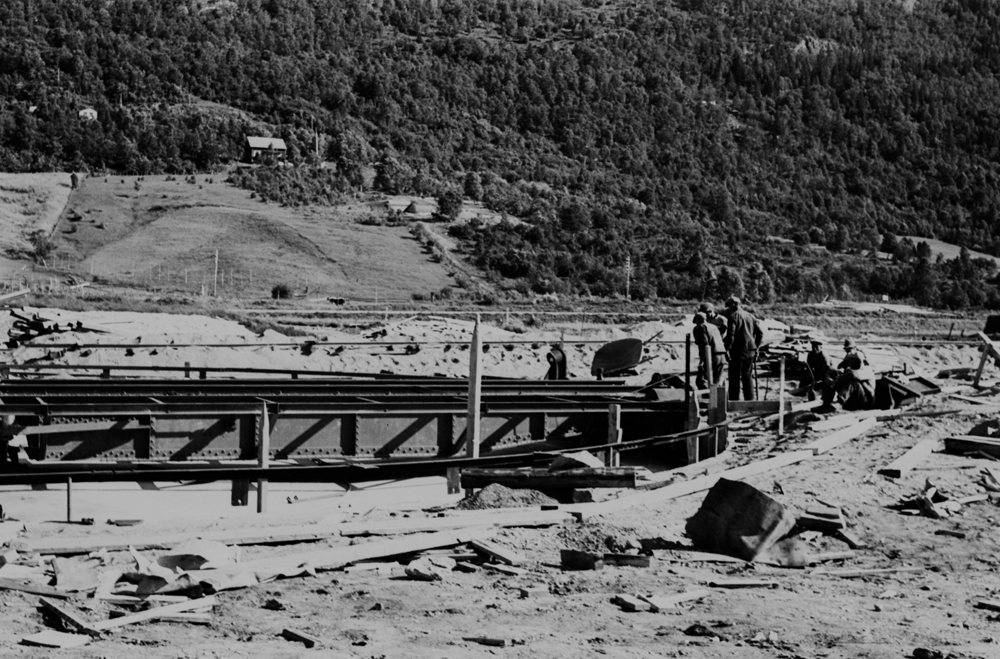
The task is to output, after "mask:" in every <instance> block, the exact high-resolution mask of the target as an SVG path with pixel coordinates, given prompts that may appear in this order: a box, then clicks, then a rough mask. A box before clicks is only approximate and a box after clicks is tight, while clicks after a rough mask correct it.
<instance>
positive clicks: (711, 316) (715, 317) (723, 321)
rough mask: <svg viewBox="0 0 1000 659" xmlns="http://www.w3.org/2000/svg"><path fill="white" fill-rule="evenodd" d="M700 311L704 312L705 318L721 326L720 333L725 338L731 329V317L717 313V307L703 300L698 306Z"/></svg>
mask: <svg viewBox="0 0 1000 659" xmlns="http://www.w3.org/2000/svg"><path fill="white" fill-rule="evenodd" d="M698 313H700V314H704V316H705V320H706V321H708V322H710V323H712V324H713V325H715V326H716V327H718V328H719V335H720V336H722V337H723V338H725V336H726V331H727V330H728V329H729V319H728V318H726V317H725V316H723V315H722V314H719V313H716V311H715V307H713V306H712V305H711V304H709V303H708V302H702V303H701V305H699V306H698Z"/></svg>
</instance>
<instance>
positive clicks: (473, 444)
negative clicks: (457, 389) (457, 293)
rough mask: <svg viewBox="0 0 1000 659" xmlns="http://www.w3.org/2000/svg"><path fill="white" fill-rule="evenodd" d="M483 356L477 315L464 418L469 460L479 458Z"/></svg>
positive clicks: (473, 331)
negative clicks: (480, 364) (480, 365)
mask: <svg viewBox="0 0 1000 659" xmlns="http://www.w3.org/2000/svg"><path fill="white" fill-rule="evenodd" d="M482 356H483V337H482V334H481V333H480V330H479V314H476V324H475V326H474V327H473V328H472V341H471V342H470V345H469V396H468V399H469V400H468V403H469V404H468V410H467V414H466V417H465V454H466V455H467V456H469V457H470V458H478V457H479V439H480V434H481V432H482V429H481V423H480V421H481V418H480V417H481V415H482V397H483V371H482V369H481V368H480V367H479V362H480V360H481V359H482Z"/></svg>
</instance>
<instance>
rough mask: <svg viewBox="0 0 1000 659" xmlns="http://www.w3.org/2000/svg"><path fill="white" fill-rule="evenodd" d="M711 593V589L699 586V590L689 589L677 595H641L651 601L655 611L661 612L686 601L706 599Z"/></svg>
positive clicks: (650, 604) (651, 606) (643, 598)
mask: <svg viewBox="0 0 1000 659" xmlns="http://www.w3.org/2000/svg"><path fill="white" fill-rule="evenodd" d="M711 594H712V593H711V591H709V590H705V589H704V588H699V589H697V590H689V591H687V592H685V593H677V594H676V595H639V597H640V598H641V599H642V600H644V601H645V602H648V603H649V606H650V608H651V609H652V611H653V612H654V613H659V612H660V611H666V610H668V609H674V608H677V605H678V604H682V603H684V602H693V601H695V600H700V599H705V598H706V597H708V596H709V595H711Z"/></svg>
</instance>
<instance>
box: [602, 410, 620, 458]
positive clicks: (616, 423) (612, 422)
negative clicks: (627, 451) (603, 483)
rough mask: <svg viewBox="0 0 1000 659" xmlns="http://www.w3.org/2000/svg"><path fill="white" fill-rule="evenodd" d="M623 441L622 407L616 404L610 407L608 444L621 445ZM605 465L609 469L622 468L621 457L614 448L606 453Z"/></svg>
mask: <svg viewBox="0 0 1000 659" xmlns="http://www.w3.org/2000/svg"><path fill="white" fill-rule="evenodd" d="M621 441H622V406H621V405H619V404H617V403H614V404H612V405H608V443H609V444H620V443H621ZM604 464H606V465H607V466H609V467H619V466H621V456H620V455H619V454H618V451H617V450H615V449H614V448H609V449H608V450H607V451H606V452H605V457H604Z"/></svg>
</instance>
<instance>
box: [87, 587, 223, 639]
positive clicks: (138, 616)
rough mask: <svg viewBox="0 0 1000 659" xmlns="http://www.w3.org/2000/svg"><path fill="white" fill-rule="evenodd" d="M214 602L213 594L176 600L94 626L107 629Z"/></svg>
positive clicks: (198, 607)
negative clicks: (173, 602)
mask: <svg viewBox="0 0 1000 659" xmlns="http://www.w3.org/2000/svg"><path fill="white" fill-rule="evenodd" d="M215 604H216V599H215V595H210V596H208V597H200V598H198V599H193V600H189V601H187V602H177V603H176V604H167V605H166V606H158V607H155V608H152V609H146V610H145V611H140V612H139V613H133V614H132V615H128V616H122V617H120V618H111V619H110V620H102V621H101V622H98V623H95V624H94V627H95V628H96V629H98V630H100V631H105V630H108V629H114V628H116V627H124V626H125V625H131V624H133V623H136V622H142V621H143V620H154V619H156V618H160V617H163V616H166V615H173V614H175V613H183V612H185V611H192V610H194V609H203V608H206V607H211V606H214V605H215Z"/></svg>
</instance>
